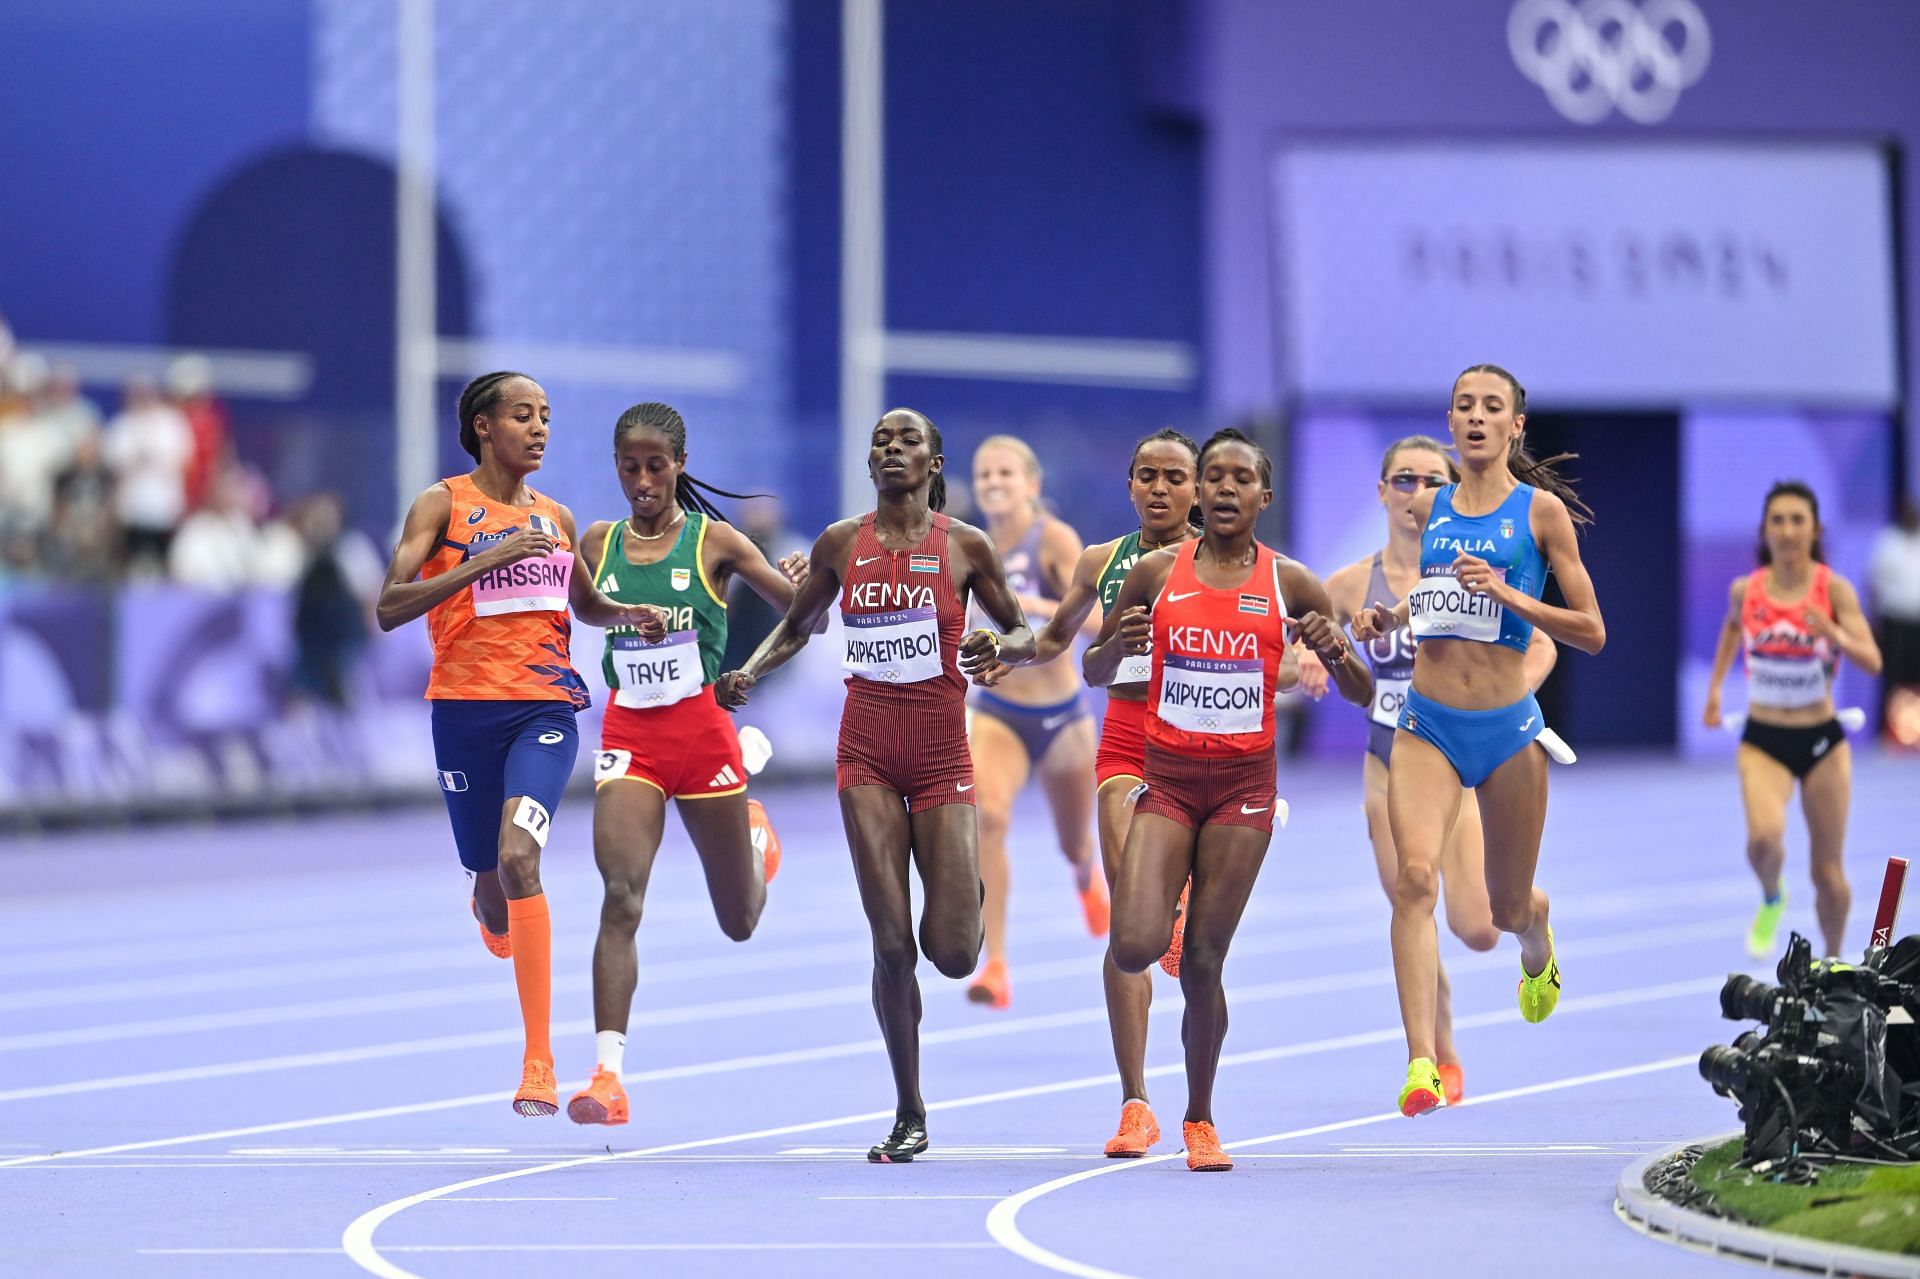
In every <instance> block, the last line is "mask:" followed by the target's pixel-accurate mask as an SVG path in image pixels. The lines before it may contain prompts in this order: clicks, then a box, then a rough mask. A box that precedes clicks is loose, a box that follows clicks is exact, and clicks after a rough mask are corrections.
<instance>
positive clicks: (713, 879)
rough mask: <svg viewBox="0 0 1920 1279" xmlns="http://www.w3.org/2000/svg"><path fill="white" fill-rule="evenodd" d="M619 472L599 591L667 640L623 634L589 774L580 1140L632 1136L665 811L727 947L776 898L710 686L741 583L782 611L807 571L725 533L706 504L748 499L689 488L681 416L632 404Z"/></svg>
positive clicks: (694, 483) (770, 855)
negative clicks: (623, 1132)
mask: <svg viewBox="0 0 1920 1279" xmlns="http://www.w3.org/2000/svg"><path fill="white" fill-rule="evenodd" d="M613 460H614V469H615V471H616V472H617V473H618V475H619V477H620V487H621V488H622V489H623V490H625V492H626V496H627V502H628V505H629V506H631V507H632V513H631V514H630V515H629V516H628V517H627V518H626V519H624V520H604V521H602V522H600V523H598V524H594V525H592V526H591V527H590V528H588V529H587V536H586V546H587V550H588V553H589V554H590V556H591V557H592V561H593V563H594V565H595V568H594V576H593V582H594V585H595V586H597V587H599V588H600V590H601V591H602V592H603V593H605V594H606V596H607V597H608V598H609V599H615V600H619V601H620V602H621V603H623V604H651V605H653V606H655V607H657V608H659V609H661V610H662V611H663V612H665V613H666V614H667V618H668V621H667V631H668V634H667V637H666V639H665V640H664V641H662V642H661V643H658V644H649V643H647V642H646V641H644V640H642V639H640V638H639V637H638V636H636V635H633V634H631V633H629V632H626V631H625V630H624V628H620V627H616V628H614V629H613V630H610V631H608V632H607V644H606V655H605V657H604V658H603V659H602V662H601V665H602V668H603V669H604V670H605V672H606V677H607V685H608V687H609V688H611V689H612V690H613V705H611V706H609V707H608V708H607V715H606V720H605V723H604V725H603V726H602V729H601V738H600V753H599V754H598V755H597V756H595V758H594V769H593V780H594V796H593V855H594V860H595V861H596V862H598V863H599V866H600V877H601V879H602V881H603V882H604V883H605V885H606V893H605V897H604V898H603V899H602V902H601V906H600V936H599V940H598V941H596V942H595V943H594V947H593V1018H594V1027H595V1033H594V1049H595V1059H596V1063H597V1064H596V1066H595V1068H594V1072H593V1078H592V1080H591V1081H590V1082H589V1083H588V1085H587V1086H586V1088H584V1089H582V1090H581V1091H580V1092H578V1093H576V1094H575V1095H574V1097H573V1099H572V1100H571V1101H569V1102H568V1103H567V1115H568V1116H569V1117H570V1118H571V1119H572V1120H573V1121H574V1122H575V1123H581V1124H623V1123H626V1122H627V1116H628V1103H627V1094H626V1090H625V1089H624V1088H623V1087H622V1086H621V1084H620V1072H621V1070H622V1069H623V1063H624V1059H625V1054H626V1046H627V1017H628V1014H629V1013H630V1012H631V1011H632V1007H633V988H634V986H635V984H636V983H637V982H638V980H639V961H638V958H637V956H636V954H635V951H634V933H635V931H636V930H637V929H638V928H639V926H640V912H641V908H642V906H643V905H644V903H645V900H646V894H647V878H648V876H649V875H650V874H651V873H652V871H653V859H654V855H655V854H656V853H658V852H659V850H660V835H661V831H662V829H663V827H664V826H665V824H666V818H667V800H668V799H669V798H671V799H672V800H673V801H674V806H675V807H676V808H677V809H679V811H680V820H681V822H682V823H683V824H684V825H685V826H686V828H687V836H688V838H689V839H691V840H692V841H693V848H694V851H695V852H696V853H698V854H699V856H700V865H701V867H702V868H703V869H704V870H705V871H706V877H707V894H708V896H709V897H711V898H712V900H713V909H714V913H715V914H716V915H717V916H719V919H720V929H721V931H722V932H724V933H726V935H727V936H729V937H731V938H732V939H733V940H735V941H745V940H746V939H747V938H748V937H751V936H752V935H753V929H754V925H755V924H757V923H758V922H759V920H760V910H761V908H762V906H764V905H765V904H766V900H767V887H766V886H767V884H768V883H769V882H771V881H772V879H773V876H774V874H775V872H776V871H778V870H779V868H780V840H779V838H778V837H777V836H775V835H774V833H773V827H772V826H771V825H769V824H768V822H767V814H766V810H765V809H764V808H762V807H761V806H760V801H759V800H757V799H748V798H747V794H746V791H747V766H746V763H745V762H744V761H743V759H742V758H741V751H740V736H739V734H738V733H736V732H735V731H734V727H733V717H732V716H730V715H728V714H727V713H726V712H725V711H723V710H721V709H720V704H719V703H718V702H716V701H714V699H713V681H714V678H715V677H716V676H717V675H718V674H719V669H720V654H721V653H722V652H723V651H724V650H725V649H726V646H727V605H726V598H727V585H728V580H729V579H730V578H732V577H733V576H735V575H736V574H737V575H738V576H739V577H740V578H741V580H743V581H744V582H746V584H747V585H748V586H750V587H752V588H753V590H754V591H755V592H756V593H757V594H758V595H760V597H761V598H763V599H765V600H766V601H767V602H768V603H770V604H772V605H774V606H775V607H777V608H780V609H782V610H784V609H785V608H786V607H787V605H789V604H791V603H792V602H793V586H794V582H798V581H804V580H805V578H806V563H807V561H806V557H805V556H804V555H800V554H798V553H795V554H794V555H792V556H789V557H788V558H787V559H786V560H784V561H782V563H781V565H780V567H779V568H777V569H776V568H775V567H774V566H773V565H772V564H770V563H768V562H767V558H766V556H764V555H763V554H761V552H760V550H759V548H758V547H756V546H755V545H754V544H753V543H752V542H750V541H748V540H747V537H746V535H745V534H744V533H741V532H740V531H739V530H738V529H736V528H734V527H733V525H731V524H729V523H727V522H726V521H725V520H724V519H723V518H721V515H720V512H719V509H718V508H717V507H715V506H714V505H713V502H712V501H711V499H709V498H708V497H706V496H705V494H706V493H717V494H720V495H722V496H725V497H739V496H741V495H740V494H737V493H728V492H726V490H724V489H716V488H713V487H712V486H710V485H706V484H702V483H701V482H700V481H698V480H696V479H694V478H693V476H691V475H689V474H688V473H687V425H686V422H685V420H683V419H682V418H681V416H680V414H679V413H678V412H676V411H675V410H674V409H673V408H672V407H670V406H668V405H665V404H657V403H648V404H636V405H634V406H633V407H632V408H630V409H628V410H627V411H626V412H625V413H623V414H621V415H620V420H619V421H618V422H616V423H615V424H614V428H613ZM783 572H784V573H785V574H786V576H783V575H782V574H783ZM789 577H791V578H792V579H793V580H792V581H789V580H788V578H789ZM620 782H638V783H640V784H639V785H637V786H626V785H618V784H616V783H620Z"/></svg>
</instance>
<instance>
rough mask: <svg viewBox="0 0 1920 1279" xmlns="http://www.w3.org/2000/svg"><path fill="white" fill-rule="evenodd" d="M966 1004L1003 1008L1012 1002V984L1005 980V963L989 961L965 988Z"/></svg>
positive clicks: (1001, 960)
mask: <svg viewBox="0 0 1920 1279" xmlns="http://www.w3.org/2000/svg"><path fill="white" fill-rule="evenodd" d="M967 1002H969V1003H974V1004H986V1005H988V1006H990V1007H993V1008H1005V1007H1006V1006H1007V1005H1008V1004H1010V1003H1012V1002H1013V983H1012V982H1010V981H1008V980H1007V961H1006V960H1004V959H989V960H988V961H987V966H986V967H985V968H982V969H981V970H980V974H979V976H977V977H975V978H974V979H973V984H972V985H970V986H968V987H967Z"/></svg>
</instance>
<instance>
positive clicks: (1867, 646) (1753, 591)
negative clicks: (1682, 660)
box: [1704, 480, 1880, 959]
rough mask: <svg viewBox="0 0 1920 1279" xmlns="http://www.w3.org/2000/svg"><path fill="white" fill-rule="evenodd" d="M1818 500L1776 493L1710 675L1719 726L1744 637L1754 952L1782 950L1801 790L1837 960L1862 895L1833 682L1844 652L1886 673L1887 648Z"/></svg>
mask: <svg viewBox="0 0 1920 1279" xmlns="http://www.w3.org/2000/svg"><path fill="white" fill-rule="evenodd" d="M1820 532H1821V530H1820V502H1819V499H1817V498H1816V497H1814V495H1813V490H1812V489H1810V488H1808V487H1807V486H1806V485H1805V484H1802V483H1800V482H1799V481H1797V480H1783V481H1781V482H1780V483H1778V484H1775V485H1774V486H1773V487H1772V488H1771V489H1769V490H1768V491H1767V500H1766V502H1765V503H1764V504H1763V505H1762V506H1761V515H1760V567H1759V568H1757V569H1755V570H1754V571H1753V572H1752V573H1750V574H1748V575H1747V576H1745V577H1736V578H1734V579H1733V585H1732V587H1730V588H1729V589H1728V591H1727V620H1726V624H1725V625H1724V626H1722V627H1721V628H1720V647H1719V648H1718V650H1717V651H1715V653H1714V655H1713V674H1712V675H1711V676H1710V677H1709V678H1708V680H1707V706H1706V712H1705V715H1704V718H1705V720H1706V723H1707V727H1709V728H1718V727H1719V726H1720V684H1721V682H1722V681H1723V680H1725V679H1726V677H1727V668H1728V667H1729V666H1730V665H1732V663H1733V653H1734V649H1735V648H1736V647H1737V646H1739V645H1741V644H1742V642H1743V641H1744V644H1745V648H1746V652H1747V708H1748V709H1747V724H1746V728H1745V729H1744V730H1743V731H1742V732H1741V734H1740V751H1739V757H1738V758H1739V767H1740V794H1741V797H1742V798H1743V799H1744V800H1745V802H1746V810H1747V861H1748V862H1749V863H1750V864H1751V865H1752V866H1753V873H1754V875H1755V876H1757V877H1758V878H1759V880H1760V893H1761V898H1762V900H1761V903H1760V910H1759V913H1757V914H1756V915H1755V916H1754V917H1753V927H1752V928H1751V929H1749V930H1748V932H1747V953H1748V954H1750V955H1752V956H1753V957H1754V958H1755V959H1765V958H1767V957H1768V956H1770V955H1771V954H1773V943H1774V933H1775V931H1776V930H1777V929H1778V928H1779V927H1780V915H1781V912H1782V911H1783V910H1785V909H1786V890H1785V889H1784V888H1783V887H1782V886H1781V883H1780V870H1781V867H1782V866H1783V865H1784V864H1785V862H1786V857H1787V849H1786V841H1785V836H1786V829H1787V801H1788V800H1790V799H1792V798H1793V786H1794V783H1795V782H1798V783H1799V784H1800V807H1801V808H1802V809H1803V810H1804V811H1805V812H1806V816H1807V834H1808V837H1809V840H1808V842H1809V851H1810V860H1811V863H1812V865H1811V870H1812V872H1813V909H1814V913H1815V914H1816V915H1818V916H1819V918H1820V935H1821V940H1822V941H1823V942H1824V943H1825V944H1826V948H1827V949H1826V953H1827V954H1828V955H1832V956H1835V957H1838V956H1839V955H1840V953H1841V949H1840V947H1841V942H1842V940H1843V934H1844V933H1845V932H1846V929H1847V910H1848V908H1849V907H1850V906H1852V904H1853V894H1852V893H1851V891H1849V889H1848V888H1847V871H1846V864H1845V849H1846V840H1847V806H1848V803H1849V801H1850V800H1851V798H1852V792H1853V751H1852V748H1850V747H1849V746H1848V745H1847V735H1846V733H1845V732H1844V731H1843V730H1842V729H1841V727H1840V721H1839V720H1838V719H1836V718H1835V717H1834V711H1833V675H1834V670H1835V668H1836V667H1837V666H1838V664H1839V660H1840V658H1841V656H1842V655H1845V656H1847V657H1850V658H1852V659H1853V661H1854V663H1855V664H1856V665H1858V666H1859V667H1860V669H1862V670H1864V671H1866V672H1867V673H1868V674H1869V675H1878V674H1879V673H1880V647H1879V645H1877V644H1875V643H1874V640H1873V632H1872V631H1871V630H1870V629H1868V626H1867V619H1866V617H1865V616H1864V615H1863V614H1862V612H1861V610H1860V596H1859V593H1858V592H1857V591H1855V590H1854V588H1853V583H1852V582H1849V581H1848V580H1847V579H1846V578H1844V577H1842V576H1840V575H1839V574H1838V573H1836V572H1834V571H1833V570H1832V569H1830V568H1828V567H1827V564H1826V555H1825V553H1824V552H1823V551H1822V549H1821V546H1820Z"/></svg>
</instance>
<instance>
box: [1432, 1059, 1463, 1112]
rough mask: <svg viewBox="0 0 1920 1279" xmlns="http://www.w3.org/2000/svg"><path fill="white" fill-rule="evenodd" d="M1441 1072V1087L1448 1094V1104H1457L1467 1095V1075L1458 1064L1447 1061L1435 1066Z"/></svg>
mask: <svg viewBox="0 0 1920 1279" xmlns="http://www.w3.org/2000/svg"><path fill="white" fill-rule="evenodd" d="M1435 1069H1436V1070H1438V1071H1439V1072H1440V1089H1441V1091H1442V1092H1444V1093H1446V1095H1447V1104H1448V1105H1449V1106H1457V1105H1459V1104H1460V1099H1461V1098H1462V1097H1465V1096H1466V1095H1467V1076H1466V1074H1465V1073H1464V1072H1463V1071H1462V1070H1461V1069H1460V1067H1458V1066H1449V1065H1447V1064H1446V1063H1445V1062H1442V1063H1440V1065H1438V1066H1436V1067H1435Z"/></svg>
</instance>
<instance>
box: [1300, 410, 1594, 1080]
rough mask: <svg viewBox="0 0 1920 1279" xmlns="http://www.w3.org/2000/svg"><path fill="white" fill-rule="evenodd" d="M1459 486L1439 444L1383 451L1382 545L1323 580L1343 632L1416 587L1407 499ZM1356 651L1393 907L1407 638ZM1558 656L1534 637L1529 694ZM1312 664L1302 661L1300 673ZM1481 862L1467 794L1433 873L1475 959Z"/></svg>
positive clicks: (1378, 845)
mask: <svg viewBox="0 0 1920 1279" xmlns="http://www.w3.org/2000/svg"><path fill="white" fill-rule="evenodd" d="M1459 479H1460V472H1459V470H1458V469H1457V468H1456V467H1455V466H1454V465H1453V463H1452V461H1450V460H1449V459H1448V457H1447V454H1446V445H1444V444H1442V443H1440V441H1438V440H1436V439H1433V438H1432V437H1430V436H1425V435H1412V436H1408V437H1407V438H1406V439H1404V440H1397V441H1395V442H1394V443H1393V444H1392V445H1390V446H1389V447H1388V449H1387V453H1386V456H1385V457H1383V458H1382V459H1381V460H1380V484H1379V490H1378V496H1379V499H1380V505H1381V506H1383V507H1385V508H1386V512H1387V544H1386V546H1384V547H1382V548H1381V549H1380V550H1378V551H1375V552H1374V553H1373V554H1372V555H1371V556H1369V557H1368V558H1366V559H1363V560H1359V561H1356V562H1355V563H1352V564H1349V565H1347V566H1346V567H1345V568H1343V569H1341V570H1339V571H1338V572H1336V573H1335V574H1334V575H1333V576H1331V577H1329V578H1328V579H1327V596H1328V598H1329V599H1331V600H1332V601H1333V615H1334V618H1335V619H1336V620H1337V621H1338V622H1339V623H1340V624H1341V625H1342V626H1350V625H1352V623H1353V615H1354V614H1355V613H1356V612H1358V611H1359V610H1360V609H1362V608H1364V607H1366V606H1367V605H1368V604H1385V605H1386V606H1388V607H1389V608H1391V607H1393V606H1394V605H1397V604H1398V603H1399V602H1400V601H1401V600H1402V599H1404V598H1406V595H1407V592H1409V591H1411V590H1412V589H1413V585H1414V583H1415V582H1418V581H1419V580H1420V526H1419V525H1418V524H1416V523H1415V522H1414V519H1413V501H1414V495H1415V494H1417V493H1419V492H1420V491H1421V490H1423V489H1437V488H1442V487H1444V486H1445V485H1447V484H1448V483H1458V482H1459ZM1361 651H1362V655H1363V656H1365V657H1366V659H1367V665H1369V666H1370V667H1372V668H1373V706H1372V708H1371V709H1370V710H1369V712H1368V719H1369V722H1368V724H1367V750H1366V754H1365V756H1364V757H1363V758H1362V762H1361V776H1362V784H1363V785H1364V787H1365V801H1364V809H1365V812H1366V816H1367V837H1368V838H1369V839H1370V840H1371V841H1372V842H1373V861H1374V869H1375V870H1376V871H1378V872H1379V875H1380V887H1381V888H1383V889H1385V890H1386V894H1387V898H1388V900H1389V901H1391V900H1392V898H1393V881H1394V878H1395V876H1396V875H1397V874H1398V873H1399V865H1400V862H1399V855H1398V854H1397V853H1396V852H1395V851H1394V847H1393V831H1392V829H1391V827H1390V825H1389V823H1388V821H1387V762H1388V760H1389V759H1390V758H1391V753H1392V750H1393V731H1394V725H1395V724H1396V723H1397V722H1398V721H1399V719H1400V703H1401V702H1402V701H1403V700H1405V698H1406V695H1407V688H1408V686H1409V685H1410V684H1411V683H1412V679H1413V652H1414V640H1413V632H1412V631H1411V630H1409V629H1408V628H1406V627H1404V626H1403V627H1401V628H1400V629H1399V630H1397V631H1395V632H1394V633H1393V634H1392V635H1383V636H1380V637H1379V638H1376V639H1374V640H1373V641H1372V642H1370V643H1368V644H1366V645H1365V646H1364V647H1363V648H1362V650H1361ZM1557 655H1558V650H1557V649H1556V648H1555V647H1554V643H1553V641H1552V640H1550V639H1548V638H1547V633H1546V632H1545V631H1542V630H1535V631H1534V633H1533V638H1532V641H1531V642H1530V643H1529V644H1528V645H1527V655H1526V661H1525V666H1526V673H1527V687H1528V688H1529V689H1531V690H1534V691H1536V692H1537V691H1538V690H1539V688H1540V685H1541V683H1542V682H1543V681H1544V680H1545V679H1546V678H1547V676H1548V675H1549V674H1550V673H1551V672H1552V671H1553V663H1554V658H1555V657H1556V656H1557ZM1313 660H1314V659H1313V658H1311V657H1308V658H1306V659H1304V660H1303V662H1302V665H1303V666H1304V665H1306V664H1308V663H1312V662H1313ZM1483 860H1484V852H1483V850H1482V848H1481V836H1480V803H1479V801H1478V800H1477V799H1475V798H1474V796H1473V793H1472V792H1471V791H1469V792H1467V793H1466V794H1465V796H1464V797H1463V799H1462V802H1461V805H1460V814H1459V816H1458V817H1456V818H1455V819H1454V823H1453V829H1452V831H1450V832H1449V833H1448V835H1447V840H1446V843H1445V844H1444V845H1442V847H1441V850H1440V872H1441V883H1442V885H1443V887H1444V891H1445V893H1446V905H1447V927H1448V928H1450V929H1451V930H1453V935H1454V936H1456V937H1458V938H1459V939H1460V940H1461V941H1463V942H1465V943H1466V944H1467V946H1468V947H1469V948H1470V949H1473V950H1492V949H1493V946H1494V943H1495V942H1497V941H1499V939H1500V930H1499V929H1497V928H1495V927H1494V926H1493V917H1492V913H1491V911H1490V909H1489V907H1488V905H1487V881H1486V871H1485V868H1484V866H1483V864H1482V863H1483ZM1434 971H1435V974H1436V976H1437V977H1438V979H1439V980H1438V989H1437V991H1436V993H1435V1002H1434V1026H1433V1036H1434V1047H1435V1061H1436V1062H1437V1064H1438V1069H1439V1072H1440V1082H1441V1083H1442V1084H1443V1085H1444V1086H1445V1089H1446V1094H1447V1104H1448V1105H1450V1106H1451V1105H1457V1104H1458V1103H1459V1102H1460V1100H1461V1098H1463V1097H1464V1096H1466V1075H1465V1072H1464V1071H1463V1070H1462V1068H1461V1065H1460V1054H1459V1050H1458V1048H1457V1047H1456V1046H1455V1045H1454V1042H1453V988H1452V986H1451V984H1450V983H1449V982H1448V981H1447V969H1446V966H1445V965H1444V964H1438V965H1436V966H1435V969H1434Z"/></svg>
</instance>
